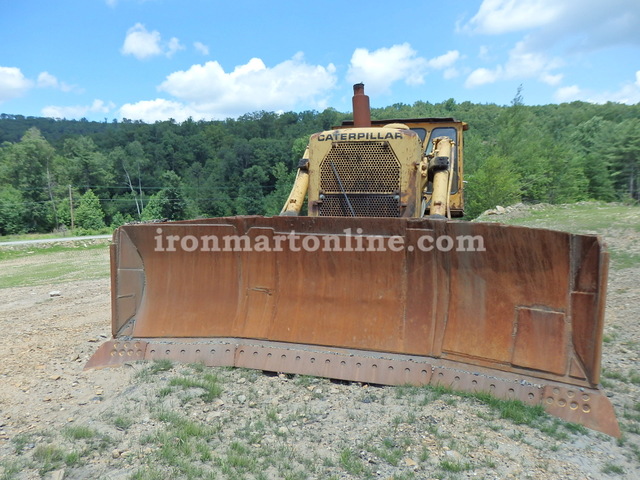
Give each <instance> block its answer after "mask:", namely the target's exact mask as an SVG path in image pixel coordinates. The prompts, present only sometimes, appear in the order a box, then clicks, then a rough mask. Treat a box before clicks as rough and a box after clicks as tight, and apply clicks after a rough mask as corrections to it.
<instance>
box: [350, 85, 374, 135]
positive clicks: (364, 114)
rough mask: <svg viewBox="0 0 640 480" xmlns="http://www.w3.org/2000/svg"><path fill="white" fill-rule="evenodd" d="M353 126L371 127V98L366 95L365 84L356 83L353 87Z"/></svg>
mask: <svg viewBox="0 0 640 480" xmlns="http://www.w3.org/2000/svg"><path fill="white" fill-rule="evenodd" d="M353 126H354V127H370V126H371V108H370V106H369V97H368V96H367V95H365V94H364V83H356V84H355V85H354V86H353Z"/></svg>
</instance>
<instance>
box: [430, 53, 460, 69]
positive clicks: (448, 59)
mask: <svg viewBox="0 0 640 480" xmlns="http://www.w3.org/2000/svg"><path fill="white" fill-rule="evenodd" d="M459 59H460V52H458V51H457V50H449V51H448V52H447V53H445V54H444V55H440V56H439V57H435V58H432V59H431V60H428V61H427V65H429V66H430V67H431V68H433V69H435V70H442V69H445V68H450V67H451V66H452V65H453V64H454V63H456V61H458V60H459Z"/></svg>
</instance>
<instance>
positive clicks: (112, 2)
mask: <svg viewBox="0 0 640 480" xmlns="http://www.w3.org/2000/svg"><path fill="white" fill-rule="evenodd" d="M0 35H1V38H2V41H1V42H0V112H1V113H8V114H21V115H30V116H45V117H54V118H68V119H71V118H82V117H85V118H88V119H90V120H100V121H102V120H104V119H108V120H111V119H113V118H116V119H118V120H121V119H123V118H128V119H134V120H137V119H139V120H144V121H147V122H153V121H156V120H164V119H168V118H174V119H175V120H177V121H183V120H185V119H186V118H188V117H192V118H194V119H206V120H209V119H224V118H227V117H237V116H239V115H242V114H244V113H249V112H255V111H260V110H267V111H276V112H279V111H296V112H300V111H304V110H319V111H321V110H323V109H324V108H326V107H334V108H336V109H337V110H340V111H345V112H346V111H349V110H350V108H351V107H350V98H351V94H352V88H351V86H352V84H353V83H357V82H363V83H364V84H365V91H366V93H367V94H368V95H369V96H370V97H371V104H372V106H373V107H383V106H387V105H391V104H394V103H407V104H413V103H414V102H416V101H418V100H422V101H429V102H432V103H436V102H440V101H443V100H447V99H448V98H454V99H455V100H456V101H457V102H463V101H467V100H468V101H471V102H476V103H496V104H498V105H507V104H509V102H510V101H511V100H512V99H513V97H514V96H515V94H516V91H517V89H518V86H519V85H522V86H523V90H522V95H523V98H524V103H525V104H528V105H540V104H549V103H561V102H568V101H574V100H583V101H589V102H596V103H603V102H607V101H612V102H622V103H628V104H636V103H639V102H640V1H639V0H608V1H606V2H602V0H484V1H482V0H458V1H455V2H454V1H442V0H439V1H431V0H428V1H419V0H414V1H412V2H390V1H389V0H384V1H377V0H371V1H368V2H360V1H350V2H344V1H333V0H325V1H323V2H309V1H304V0H297V1H289V0H282V1H277V0H272V1H257V0H255V1H245V0H235V1H215V0H56V1H52V0H0Z"/></svg>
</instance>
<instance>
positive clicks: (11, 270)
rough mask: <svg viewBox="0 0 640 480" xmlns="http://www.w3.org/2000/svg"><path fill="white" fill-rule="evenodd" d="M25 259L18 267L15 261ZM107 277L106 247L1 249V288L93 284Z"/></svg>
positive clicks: (74, 246) (69, 246)
mask: <svg viewBox="0 0 640 480" xmlns="http://www.w3.org/2000/svg"><path fill="white" fill-rule="evenodd" d="M18 259H24V261H21V262H20V263H15V262H14V260H18ZM108 276H109V248H108V244H107V243H99V244H90V245H86V246H83V245H64V246H63V245H51V246H48V247H41V246H39V247H34V248H28V249H25V248H20V249H1V248H0V288H9V287H25V286H37V285H47V284H51V283H64V282H69V281H77V280H93V279H98V278H107V277H108Z"/></svg>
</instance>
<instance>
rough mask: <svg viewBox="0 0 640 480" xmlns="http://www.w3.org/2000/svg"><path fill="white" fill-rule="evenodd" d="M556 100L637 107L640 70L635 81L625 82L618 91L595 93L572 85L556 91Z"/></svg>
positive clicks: (639, 95) (639, 97)
mask: <svg viewBox="0 0 640 480" xmlns="http://www.w3.org/2000/svg"><path fill="white" fill-rule="evenodd" d="M555 99H556V101H558V102H572V101H575V100H582V101H584V102H591V103H607V102H618V103H626V104H628V105H635V104H637V103H640V70H638V71H636V74H635V78H634V79H633V80H630V81H628V82H625V83H624V84H623V85H622V86H621V87H620V88H619V89H618V90H614V91H607V92H594V91H592V90H588V89H583V88H580V87H578V86H577V85H571V86H569V87H561V88H559V89H558V90H556V92H555Z"/></svg>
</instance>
